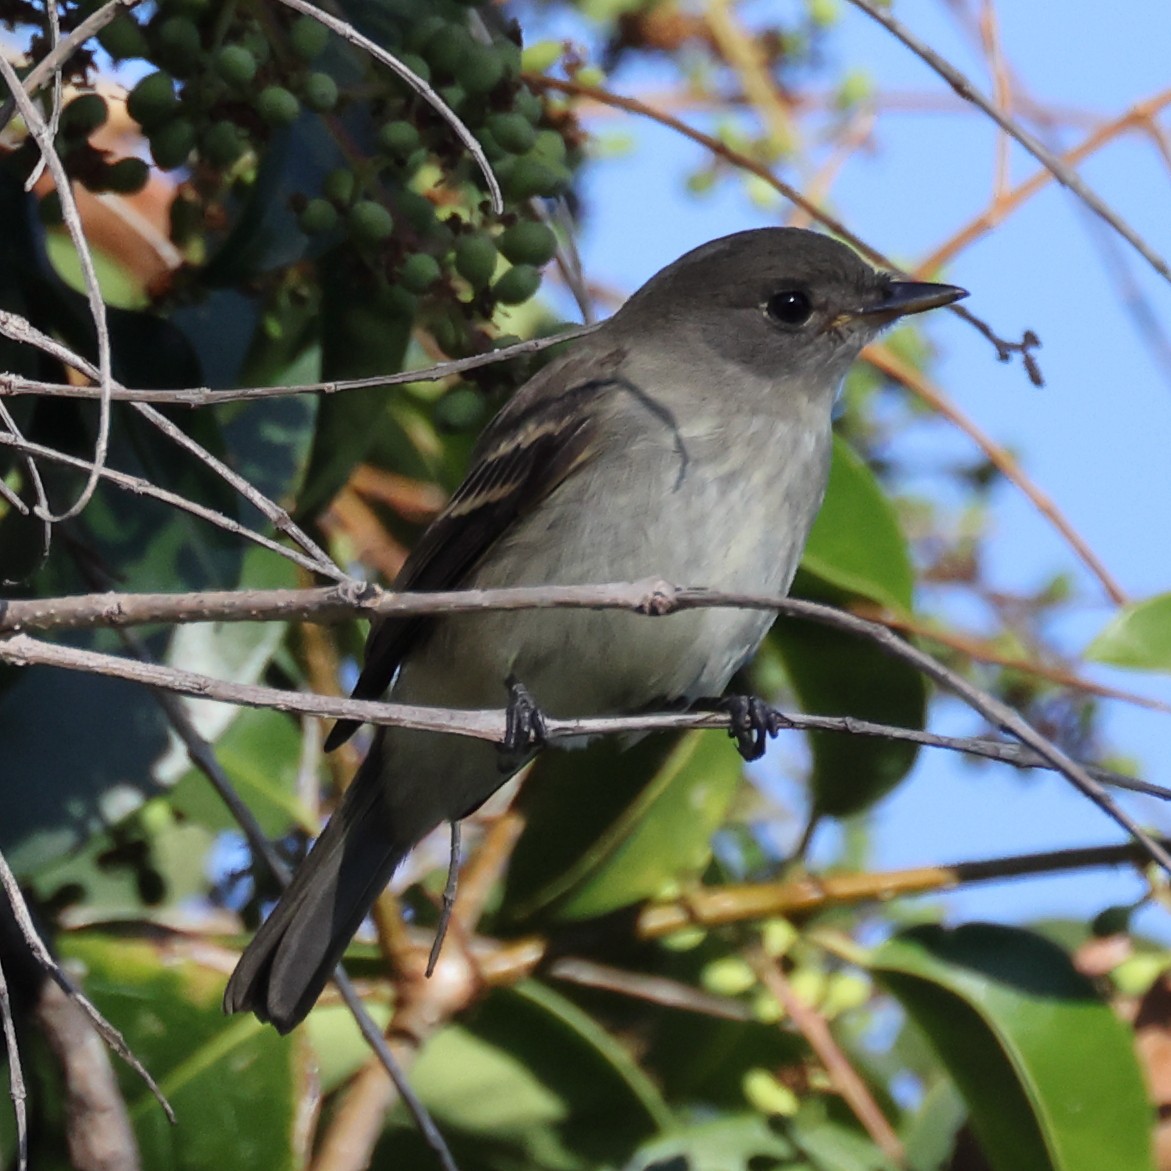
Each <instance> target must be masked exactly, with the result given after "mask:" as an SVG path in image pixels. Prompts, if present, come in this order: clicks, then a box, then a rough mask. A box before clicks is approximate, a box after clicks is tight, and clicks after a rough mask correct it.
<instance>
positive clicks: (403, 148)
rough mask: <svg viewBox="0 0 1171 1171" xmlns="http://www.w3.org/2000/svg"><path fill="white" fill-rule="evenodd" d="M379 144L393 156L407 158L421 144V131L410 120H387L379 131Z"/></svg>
mask: <svg viewBox="0 0 1171 1171" xmlns="http://www.w3.org/2000/svg"><path fill="white" fill-rule="evenodd" d="M378 145H379V146H380V147H381V148H382V149H383V150H384V151H386V153H387V154H388V155H390V156H391V157H392V158H397V159H405V158H407V157H408V156H410V155H411V154H412V153H413V152H414V151H415V150H417V149H418V146H419V131H418V130H417V129H416V127H415V126H414V125H413V124H412V123H410V122H387V123H386V125H385V126H383V127H382V129H381V130H379V131H378Z"/></svg>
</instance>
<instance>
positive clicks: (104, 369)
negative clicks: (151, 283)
mask: <svg viewBox="0 0 1171 1171" xmlns="http://www.w3.org/2000/svg"><path fill="white" fill-rule="evenodd" d="M0 78H2V79H3V80H4V83H5V85H7V86H8V91H9V93H10V94H11V95H12V98H13V99H14V100H15V102H16V108H17V109H18V110H19V111H20V114H21V117H22V118H24V120H25V123H26V125H27V126H28V129H29V133H30V134H31V135H32V136H33V138H34V139H35V140H36V143H37V146H38V147H39V148H40V151H41V157H42V158H43V159H44V160H45V163H46V164H47V165H48V168H49V173H50V174H51V175H52V176H53V182H54V183H55V184H56V186H57V193H58V195H59V196H60V199H61V215H62V217H63V218H64V220H65V226H66V228H67V229H68V230H69V238H70V239H71V240H72V241H73V247H74V249H75V250H76V251H77V260H78V263H79V264H80V266H81V275H82V280H83V283H84V285H85V296H86V302H87V304H88V305H89V311H90V316H91V317H92V318H93V323H94V330H95V332H96V333H97V342H98V363H97V367H98V372H99V376H98V379H97V382H98V385H99V388H100V391H101V393H100V395H99V396H98V403H99V414H98V434H97V440H96V441H95V444H94V458H93V462H92V464H91V465H90V468H89V471H88V474H87V476H86V482H85V486H84V487H83V488H82V490H81V493H80V494H79V495H78V497H77V499H76V500H75V501H74V502H73V503H72V504H71V505H70V506H69V507H68V508H67V509H66V510H65V511H64V512H62V513H57V514H52V513H50V514H48V515H46V516H45V517H44V518H43V519H45V520H47V521H51V522H53V523H56V522H58V521H63V520H68V519H69V518H70V517H74V516H77V514H78V513H80V512H81V511H82V509H83V508H85V506H86V505H87V504H88V503H89V501H90V498H91V497H92V496H93V494H94V491H95V490H96V488H97V486H98V481H99V479H100V478H101V473H102V468H103V467H104V465H105V462H106V452H107V450H108V448H109V442H110V390H111V386H112V377H111V365H110V362H111V358H110V331H109V326H108V324H107V322H106V303H105V301H104V300H103V299H102V291H101V288H100V287H99V285H98V274H97V272H96V271H95V269H94V262H93V255H92V253H91V252H90V248H89V241H88V240H86V237H85V229H84V228H83V227H82V225H81V216H80V214H79V213H78V210H77V200H76V199H75V198H74V196H73V188H72V184H71V183H70V180H69V176H68V175H67V174H66V173H65V167H64V165H63V164H62V162H61V158H60V156H59V155H58V154H57V150H56V147H55V145H54V142H53V135H52V133H51V132H50V130H49V127H48V126H46V125H45V120H44V119H43V118H42V117H41V113H40V111H39V110H38V109H37V107H36V103H35V102H33V100H32V99H31V98H30V97H29V96H28V94H26V93H25V91H24V88H23V86H22V85H21V84H20V78H19V77H18V76H17V74H16V70H15V69H14V68H13V66H12V65H11V63H10V62H9V61H8V59H7V58H6V57H5V56H4V55H3V54H2V53H0Z"/></svg>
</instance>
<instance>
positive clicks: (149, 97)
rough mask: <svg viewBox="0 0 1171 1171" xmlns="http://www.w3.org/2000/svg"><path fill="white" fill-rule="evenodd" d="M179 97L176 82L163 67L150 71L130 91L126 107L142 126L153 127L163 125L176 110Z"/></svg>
mask: <svg viewBox="0 0 1171 1171" xmlns="http://www.w3.org/2000/svg"><path fill="white" fill-rule="evenodd" d="M178 104H179V99H178V98H177V97H176V96H175V82H174V80H173V79H172V78H171V75H170V74H169V73H164V72H163V71H162V70H161V69H160V70H158V71H156V72H155V73H148V74H147V75H146V76H145V77H144V78H142V79H141V81H139V82H138V84H137V85H136V86H135V87H134V88H133V89H132V90H131V91H130V94H129V96H128V97H127V98H126V109H127V111H128V112H129V114H130V117H131V118H133V119H134V120H135V122H137V123H138V124H139V125H140V126H143V127H145V128H146V129H148V130H149V129H151V128H153V127H155V126H159V125H161V124H162V123H163V122H165V121H166V120H167V119H168V118H169V117H170V116H171V115H172V114H173V113H174V112H175V107H176V106H178Z"/></svg>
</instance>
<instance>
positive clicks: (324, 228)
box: [298, 199, 338, 236]
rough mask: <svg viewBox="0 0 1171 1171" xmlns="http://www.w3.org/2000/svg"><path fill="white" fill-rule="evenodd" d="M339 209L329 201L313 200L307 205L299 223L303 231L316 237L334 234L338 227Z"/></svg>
mask: <svg viewBox="0 0 1171 1171" xmlns="http://www.w3.org/2000/svg"><path fill="white" fill-rule="evenodd" d="M337 219H338V216H337V209H336V208H335V207H334V206H333V204H332V203H330V202H329V200H328V199H311V200H309V202H308V203H307V204H305V209H304V210H303V211H302V212H301V215H300V218H299V220H298V223H299V224H300V225H301V231H302V232H305V233H306V234H307V235H310V236H316V235H321V234H323V233H325V232H332V231H333V230H334V228H336V227H337Z"/></svg>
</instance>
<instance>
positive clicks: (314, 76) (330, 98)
mask: <svg viewBox="0 0 1171 1171" xmlns="http://www.w3.org/2000/svg"><path fill="white" fill-rule="evenodd" d="M301 94H302V96H303V97H304V99H305V105H307V106H308V107H309V109H311V110H315V111H316V112H317V113H318V114H328V113H329V111H330V110H332V109H333V108H334V106H336V105H337V82H336V81H334V79H333V78H332V77H330V76H329V74H328V73H311V74H309V76H308V77H307V78H305V82H304V85H303V87H302V90H301Z"/></svg>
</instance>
